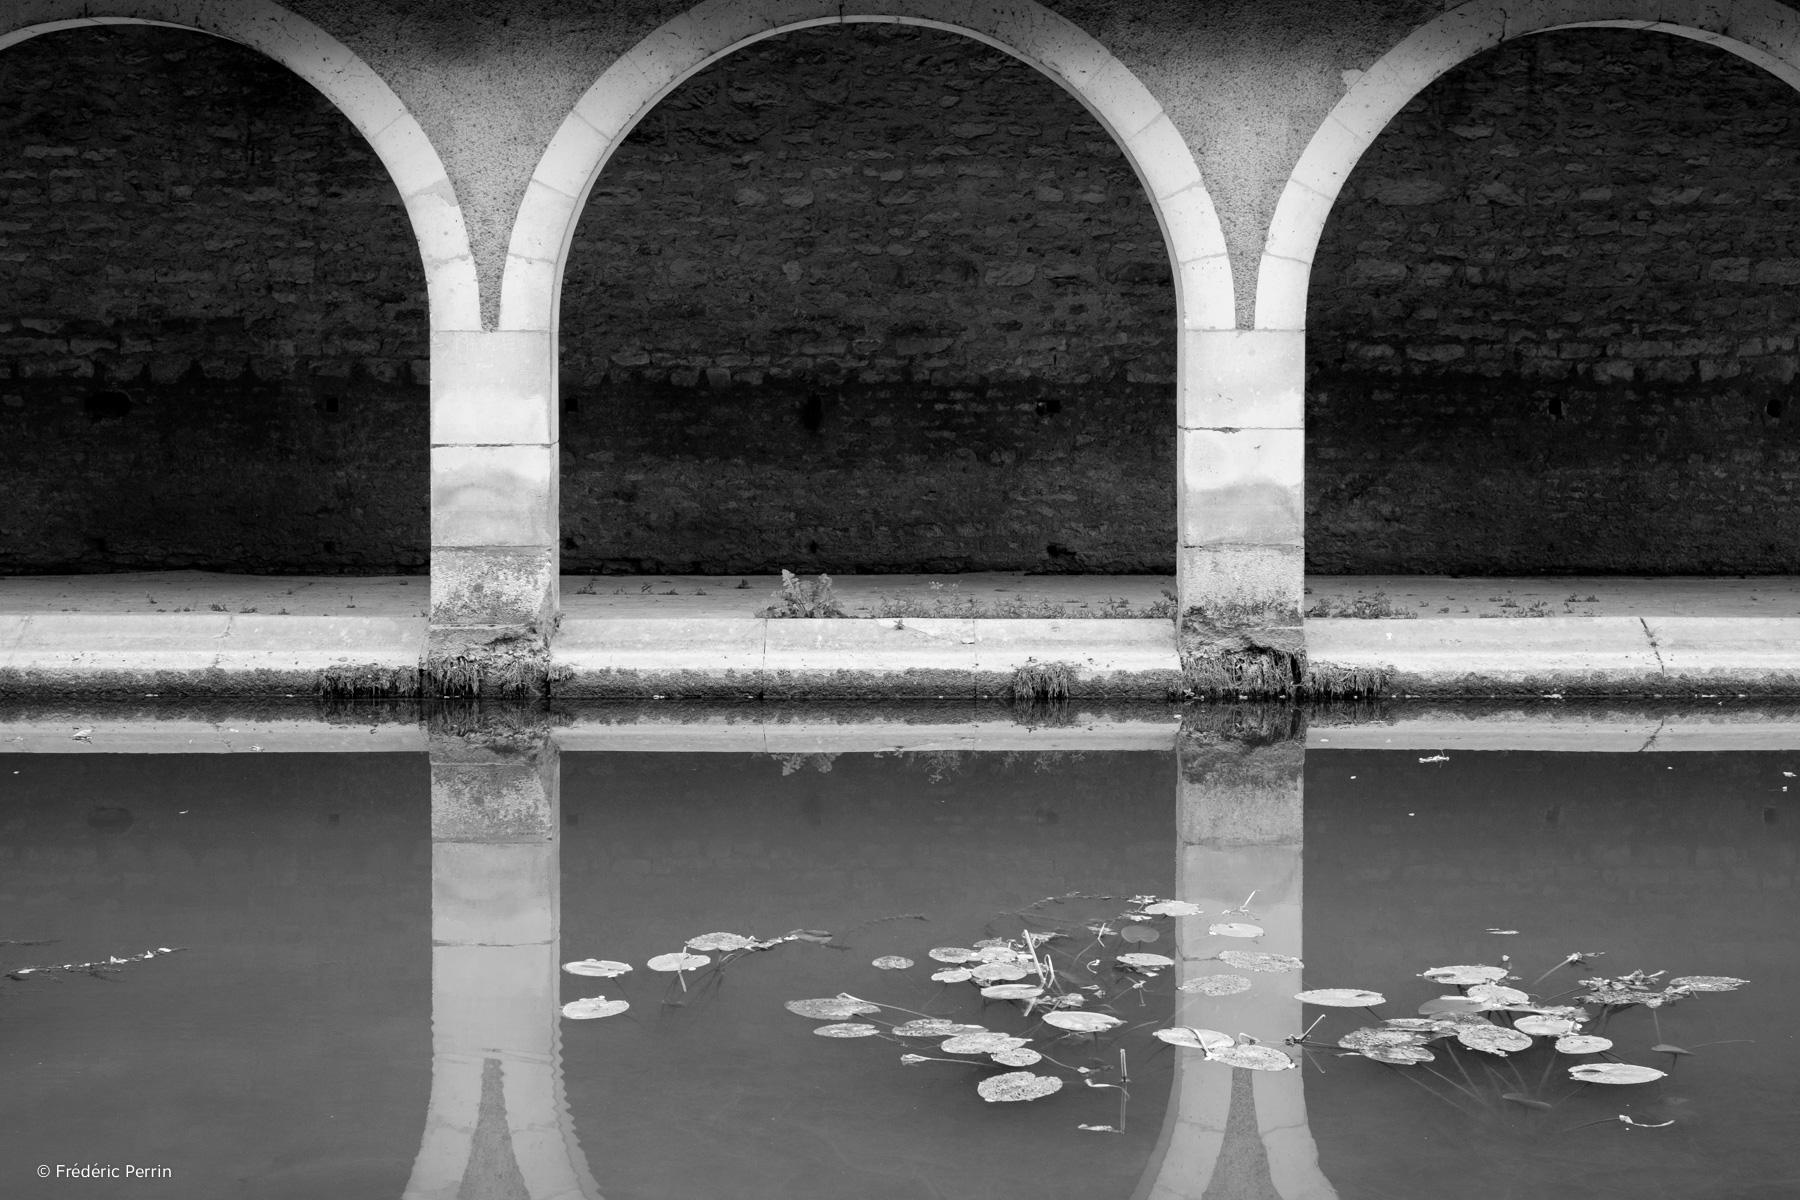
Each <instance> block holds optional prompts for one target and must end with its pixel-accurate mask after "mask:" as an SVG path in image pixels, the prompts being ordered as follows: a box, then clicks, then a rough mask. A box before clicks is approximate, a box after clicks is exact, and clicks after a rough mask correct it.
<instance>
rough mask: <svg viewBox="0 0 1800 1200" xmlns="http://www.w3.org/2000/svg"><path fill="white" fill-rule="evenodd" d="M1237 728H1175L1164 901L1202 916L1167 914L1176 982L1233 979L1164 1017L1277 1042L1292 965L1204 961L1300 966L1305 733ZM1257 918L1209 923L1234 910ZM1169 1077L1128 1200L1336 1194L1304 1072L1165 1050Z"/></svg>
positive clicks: (1294, 1028)
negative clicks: (1246, 935)
mask: <svg viewBox="0 0 1800 1200" xmlns="http://www.w3.org/2000/svg"><path fill="white" fill-rule="evenodd" d="M1264 715H1265V716H1268V717H1270V718H1271V719H1272V721H1273V724H1272V725H1271V724H1269V723H1268V722H1266V721H1265V722H1263V723H1261V724H1260V725H1259V727H1258V728H1256V729H1255V731H1254V733H1253V735H1251V736H1245V731H1244V730H1242V729H1239V730H1235V731H1232V732H1230V733H1221V732H1219V731H1217V730H1199V729H1194V728H1188V729H1184V730H1183V736H1182V738H1181V741H1180V744H1179V749H1178V758H1179V764H1178V775H1177V782H1176V789H1177V792H1176V795H1177V801H1176V803H1177V810H1176V826H1177V830H1178V833H1179V839H1180V849H1179V851H1178V853H1179V855H1180V859H1179V862H1178V864H1177V868H1176V884H1175V895H1176V898H1177V899H1181V900H1188V901H1191V902H1192V903H1194V904H1197V905H1199V906H1200V907H1201V909H1203V910H1204V912H1203V914H1202V915H1201V916H1197V917H1177V918H1176V919H1175V920H1176V932H1175V938H1176V946H1177V948H1178V950H1177V953H1178V963H1177V966H1176V968H1175V972H1176V981H1177V982H1178V983H1185V982H1186V981H1187V980H1189V979H1193V978H1195V977H1196V976H1200V975H1220V974H1229V975H1241V976H1243V977H1245V978H1248V979H1249V980H1250V981H1251V987H1250V990H1249V991H1247V992H1240V993H1239V994H1237V995H1235V996H1201V995H1196V994H1193V993H1189V992H1177V993H1176V996H1177V1002H1176V1009H1175V1023H1176V1024H1178V1025H1188V1026H1192V1027H1195V1028H1200V1029H1216V1030H1218V1031H1220V1032H1222V1033H1228V1034H1232V1035H1234V1036H1235V1035H1237V1034H1240V1033H1247V1034H1250V1035H1252V1036H1254V1037H1257V1038H1260V1039H1261V1040H1263V1041H1264V1042H1272V1043H1275V1044H1279V1043H1280V1042H1281V1039H1283V1038H1285V1037H1287V1036H1288V1035H1289V1034H1294V1033H1298V1032H1300V1030H1301V1029H1302V1028H1303V1027H1304V1026H1303V1020H1302V1012H1301V1004H1300V1002H1299V1001H1298V1000H1295V999H1294V998H1293V996H1294V993H1295V992H1297V991H1299V990H1300V986H1301V985H1300V973H1299V972H1298V971H1293V972H1287V973H1283V974H1275V973H1268V972H1249V971H1236V970H1233V969H1232V968H1230V967H1227V966H1226V965H1225V964H1224V963H1221V962H1218V961H1216V960H1211V959H1210V956H1211V955H1214V954H1217V953H1218V952H1219V951H1220V950H1229V949H1240V950H1266V951H1272V952H1274V953H1277V954H1288V955H1292V956H1294V957H1295V958H1300V957H1301V953H1300V901H1301V888H1300V851H1301V814H1302V806H1303V797H1304V792H1303V784H1302V779H1301V772H1302V769H1303V767H1304V766H1305V754H1306V750H1305V739H1304V737H1303V736H1302V735H1301V734H1300V733H1299V732H1298V731H1297V730H1296V729H1295V728H1294V727H1293V724H1291V723H1290V720H1289V717H1288V714H1287V713H1285V712H1281V711H1277V712H1276V713H1273V714H1264ZM1252 891H1254V892H1255V893H1256V896H1255V899H1253V900H1251V901H1250V904H1249V908H1250V910H1251V911H1252V912H1254V913H1255V914H1257V915H1256V916H1255V917H1248V916H1229V917H1222V916H1220V915H1219V913H1220V912H1221V910H1224V909H1227V908H1232V907H1235V906H1237V905H1240V904H1243V903H1244V899H1245V897H1247V896H1249V895H1250V893H1251V892H1252ZM1220 921H1240V922H1251V923H1254V924H1257V925H1260V926H1262V928H1263V930H1264V933H1263V936H1262V937H1260V938H1258V939H1256V940H1255V941H1245V940H1238V939H1234V938H1224V937H1212V936H1209V935H1208V934H1207V932H1206V930H1207V927H1208V926H1209V925H1211V924H1213V923H1215V922H1220ZM1174 1053H1175V1055H1176V1056H1177V1057H1176V1060H1175V1082H1174V1086H1173V1095H1172V1096H1171V1097H1170V1103H1169V1108H1168V1114H1167V1116H1166V1117H1165V1118H1164V1121H1163V1131H1162V1137H1161V1138H1160V1140H1159V1141H1158V1143H1157V1148H1156V1153H1155V1154H1154V1155H1153V1157H1152V1159H1151V1163H1150V1167H1149V1169H1148V1170H1146V1171H1145V1173H1144V1177H1143V1180H1142V1182H1141V1183H1139V1185H1138V1189H1137V1192H1136V1196H1135V1197H1134V1200H1335V1197H1336V1196H1337V1192H1336V1190H1335V1189H1333V1188H1332V1186H1331V1184H1330V1183H1329V1182H1328V1181H1327V1180H1326V1179H1325V1177H1324V1175H1322V1174H1321V1173H1320V1171H1319V1162H1318V1154H1317V1151H1316V1150H1315V1148H1314V1146H1313V1140H1312V1133H1311V1131H1310V1130H1309V1129H1308V1127H1307V1123H1306V1094H1305V1091H1304V1084H1305V1080H1304V1073H1303V1072H1301V1071H1248V1070H1244V1069H1242V1068H1227V1067H1223V1066H1220V1065H1218V1064H1216V1063H1208V1062H1205V1061H1203V1060H1202V1059H1201V1057H1200V1052H1199V1051H1197V1050H1182V1049H1176V1050H1174Z"/></svg>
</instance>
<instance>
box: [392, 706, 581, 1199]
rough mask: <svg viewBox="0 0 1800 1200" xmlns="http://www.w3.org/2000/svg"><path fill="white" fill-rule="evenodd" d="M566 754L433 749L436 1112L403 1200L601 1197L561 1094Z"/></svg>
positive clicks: (509, 747) (521, 740)
mask: <svg viewBox="0 0 1800 1200" xmlns="http://www.w3.org/2000/svg"><path fill="white" fill-rule="evenodd" d="M558 765H559V764H558V759H557V751H556V745H555V743H554V742H551V741H550V740H549V739H548V738H547V737H541V736H535V735H526V736H524V737H514V738H512V739H509V740H508V741H507V742H505V743H502V744H500V745H499V746H498V747H496V746H490V745H484V744H479V743H478V742H477V740H476V739H463V738H460V737H455V736H448V735H443V736H439V735H434V736H433V738H432V744H431V884H432V892H431V937H432V951H431V1014H432V1058H431V1109H430V1112H429V1113H428V1114H427V1115H426V1118H425V1135H424V1138H423V1139H422V1141H421V1144H420V1146H419V1156H418V1158H417V1159H416V1160H415V1161H414V1163H413V1172H412V1179H411V1180H410V1181H409V1182H408V1184H407V1187H406V1200H560V1198H564V1197H567V1198H570V1200H574V1198H587V1200H597V1198H598V1196H599V1192H598V1190H597V1189H596V1188H595V1186H594V1180H593V1177H592V1176H591V1175H590V1174H589V1173H588V1168H587V1161H586V1159H585V1158H584V1157H583V1155H582V1153H581V1148H580V1146H579V1145H578V1144H577V1143H576V1140H575V1130H574V1125H573V1123H572V1121H571V1120H570V1117H569V1109H568V1104H567V1103H566V1102H565V1100H564V1097H563V1084H562V1046H561V1037H560V1021H561V1011H560V977H559V971H558V966H557V952H558V926H559V910H558V899H559V897H558V880H559V876H560V869H559V864H558V862H557V849H558V847H557V820H558V792H559V781H558Z"/></svg>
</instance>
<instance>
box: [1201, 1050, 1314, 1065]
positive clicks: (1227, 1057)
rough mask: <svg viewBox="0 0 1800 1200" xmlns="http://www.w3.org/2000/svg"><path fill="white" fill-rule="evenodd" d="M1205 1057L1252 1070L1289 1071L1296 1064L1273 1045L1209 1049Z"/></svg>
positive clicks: (1212, 1060) (1211, 1060)
mask: <svg viewBox="0 0 1800 1200" xmlns="http://www.w3.org/2000/svg"><path fill="white" fill-rule="evenodd" d="M1206 1057H1207V1060H1208V1061H1209V1062H1216V1063H1224V1064H1225V1065H1226V1066H1228V1067H1246V1068H1248V1069H1249V1070H1252V1071H1291V1070H1293V1069H1294V1067H1295V1066H1296V1065H1297V1064H1296V1063H1295V1062H1294V1060H1293V1059H1291V1058H1289V1057H1288V1056H1287V1055H1285V1054H1283V1053H1282V1052H1281V1051H1279V1050H1277V1049H1275V1047H1273V1046H1254V1045H1245V1046H1227V1047H1226V1048H1225V1049H1223V1050H1209V1051H1208V1052H1207V1055H1206Z"/></svg>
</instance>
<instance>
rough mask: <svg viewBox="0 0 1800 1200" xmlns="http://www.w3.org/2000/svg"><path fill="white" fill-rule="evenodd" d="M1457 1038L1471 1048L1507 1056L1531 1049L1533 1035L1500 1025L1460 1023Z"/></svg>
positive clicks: (1503, 1056)
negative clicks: (1517, 1051)
mask: <svg viewBox="0 0 1800 1200" xmlns="http://www.w3.org/2000/svg"><path fill="white" fill-rule="evenodd" d="M1456 1040H1457V1041H1459V1042H1461V1043H1462V1044H1463V1045H1465V1046H1467V1047H1468V1048H1469V1049H1471V1050H1480V1051H1482V1052H1484V1053H1487V1054H1498V1055H1499V1056H1500V1057H1502V1058H1505V1057H1506V1056H1507V1055H1508V1054H1511V1053H1513V1052H1514V1051H1516V1050H1529V1049H1531V1035H1530V1034H1529V1033H1520V1032H1519V1031H1518V1030H1516V1029H1507V1028H1505V1027H1504V1026H1500V1025H1459V1026H1457V1029H1456Z"/></svg>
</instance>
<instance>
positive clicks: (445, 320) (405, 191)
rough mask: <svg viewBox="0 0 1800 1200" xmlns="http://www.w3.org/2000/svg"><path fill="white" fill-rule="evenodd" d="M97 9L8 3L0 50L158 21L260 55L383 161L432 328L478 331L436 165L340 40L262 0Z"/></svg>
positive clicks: (136, 2)
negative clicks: (316, 95) (414, 246)
mask: <svg viewBox="0 0 1800 1200" xmlns="http://www.w3.org/2000/svg"><path fill="white" fill-rule="evenodd" d="M106 8H107V11H108V12H109V13H110V15H107V16H96V15H94V11H93V10H94V5H93V4H92V3H91V2H90V0H25V2H23V3H14V4H9V5H8V6H7V15H6V17H5V18H4V19H3V21H0V50H4V49H6V48H7V47H8V46H12V45H15V44H16V43H19V42H22V41H25V40H26V39H28V38H33V37H36V36H38V35H39V34H44V33H53V32H55V31H57V30H60V29H77V28H81V27H83V26H92V25H164V26H169V27H172V28H176V29H191V30H193V31H194V32H196V33H205V34H211V35H212V36H214V37H219V38H224V39H225V40H227V41H232V42H238V43H240V44H242V45H245V46H248V47H250V48H251V49H252V50H257V51H260V52H261V53H263V54H266V55H268V56H269V57H270V58H272V59H274V60H275V61H276V62H278V63H280V64H281V65H282V66H284V67H286V68H287V69H288V70H290V71H292V72H294V74H296V75H298V76H300V78H302V79H304V80H306V82H307V83H309V84H311V85H312V86H313V87H314V88H316V89H318V91H319V92H321V93H322V94H323V95H324V96H325V98H326V99H328V100H330V101H331V102H332V103H333V104H335V105H336V106H337V107H338V110H339V111H340V112H342V113H343V114H344V116H345V117H347V118H348V119H349V121H350V123H351V124H353V125H355V126H356V128H357V130H358V132H360V133H361V134H362V135H363V137H364V138H366V139H368V142H369V145H370V147H371V148H372V149H373V150H374V151H375V153H376V155H377V156H378V157H379V158H380V159H381V163H382V165H383V166H384V167H386V168H387V172H388V175H389V176H390V177H391V178H392V179H393V181H394V186H395V187H397V188H398V189H399V191H400V197H401V200H402V201H403V202H404V203H405V205H406V213H407V216H408V217H409V218H411V220H412V228H413V235H414V236H415V237H417V238H418V240H419V255H420V257H421V258H422V259H423V260H424V265H425V281H426V286H427V288H428V292H429V295H430V299H431V325H432V328H433V329H434V330H436V329H479V328H481V325H480V306H479V304H478V303H477V299H476V282H475V260H474V257H473V256H472V255H471V254H470V252H469V235H468V231H467V230H466V229H465V228H464V225H463V216H462V209H461V208H460V207H459V206H458V204H457V202H456V194H455V192H454V191H453V190H452V189H451V186H450V177H449V175H448V174H447V173H446V172H445V170H444V164H443V163H442V162H441V161H440V160H439V158H438V155H437V151H436V149H434V148H433V147H432V145H431V142H430V141H429V139H427V138H426V136H425V131H424V130H423V129H421V128H420V127H419V123H418V121H416V120H414V119H413V115H412V114H411V113H409V112H408V111H407V110H406V106H405V105H404V104H402V103H401V102H400V98H399V97H398V96H396V95H394V92H393V89H392V88H390V87H388V85H387V83H386V82H385V81H384V80H383V79H382V78H381V77H380V76H379V75H377V74H376V73H375V72H374V71H373V70H372V69H370V67H369V66H368V64H367V63H365V62H363V61H362V59H360V58H358V57H357V56H356V55H355V53H353V52H352V51H351V50H350V48H349V47H348V46H345V45H344V44H343V43H342V42H339V41H338V40H337V39H336V38H334V37H332V36H331V35H330V34H328V33H326V32H325V31H324V30H322V29H320V28H319V27H318V26H316V25H314V24H312V23H311V22H310V21H307V20H305V19H304V18H302V17H298V16H296V15H294V14H293V13H291V12H288V11H287V10H286V9H283V8H279V7H277V6H276V5H274V4H271V3H268V0H243V2H242V3H235V4H204V5H196V4H191V3H183V2H182V0H111V2H110V3H108V4H107V5H106Z"/></svg>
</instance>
